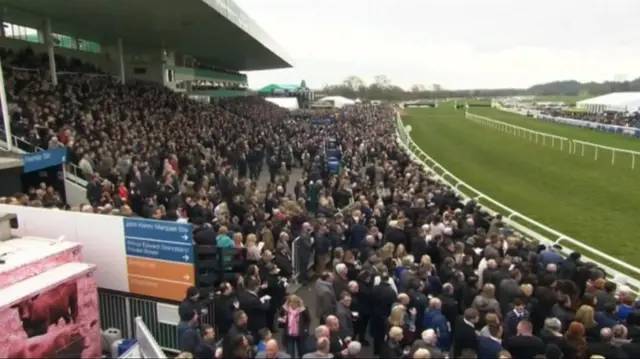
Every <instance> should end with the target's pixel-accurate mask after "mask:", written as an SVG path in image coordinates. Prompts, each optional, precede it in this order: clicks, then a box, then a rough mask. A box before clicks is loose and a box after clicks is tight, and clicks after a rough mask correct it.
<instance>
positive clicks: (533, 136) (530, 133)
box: [465, 112, 640, 169]
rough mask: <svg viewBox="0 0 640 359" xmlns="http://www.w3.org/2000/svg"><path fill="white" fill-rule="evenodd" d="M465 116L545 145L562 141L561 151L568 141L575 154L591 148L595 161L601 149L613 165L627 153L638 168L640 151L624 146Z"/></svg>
mask: <svg viewBox="0 0 640 359" xmlns="http://www.w3.org/2000/svg"><path fill="white" fill-rule="evenodd" d="M465 118H466V119H467V120H471V121H474V122H478V123H481V124H483V125H487V126H490V127H492V128H495V129H497V130H499V131H503V132H506V133H508V134H510V135H514V136H518V137H524V138H527V137H528V138H529V140H531V141H533V140H535V141H536V143H539V139H540V138H541V139H542V141H541V142H542V145H543V146H546V144H547V139H549V140H550V141H551V147H553V148H555V144H556V142H559V143H560V151H564V143H565V142H567V144H568V145H569V153H571V154H574V155H575V154H576V153H577V152H578V146H580V154H581V156H583V157H584V155H585V148H591V151H590V152H591V153H592V154H593V159H594V160H595V161H597V160H598V156H599V154H600V150H604V151H606V152H610V153H611V165H615V164H616V154H625V155H629V156H630V157H631V169H635V168H636V156H640V152H638V151H632V150H626V149H624V148H617V147H610V146H604V145H599V144H597V143H593V142H587V141H580V140H574V139H572V138H567V137H562V136H556V135H552V134H550V133H546V132H539V131H534V130H531V129H528V128H526V127H521V126H516V125H513V124H510V123H507V122H503V121H498V120H494V119H492V118H489V117H484V116H479V115H475V114H473V113H470V112H466V113H465Z"/></svg>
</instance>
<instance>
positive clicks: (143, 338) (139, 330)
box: [119, 317, 167, 359]
mask: <svg viewBox="0 0 640 359" xmlns="http://www.w3.org/2000/svg"><path fill="white" fill-rule="evenodd" d="M135 339H136V343H135V344H134V345H133V346H131V348H129V350H127V351H126V352H125V353H124V354H123V355H121V356H119V358H120V359H128V358H131V359H138V358H149V359H151V358H157V359H167V356H166V355H165V354H164V352H163V351H162V348H161V347H160V345H158V342H156V339H155V338H154V337H153V335H152V334H151V332H150V331H149V328H148V327H147V325H146V324H145V323H144V320H143V319H142V317H137V318H136V319H135Z"/></svg>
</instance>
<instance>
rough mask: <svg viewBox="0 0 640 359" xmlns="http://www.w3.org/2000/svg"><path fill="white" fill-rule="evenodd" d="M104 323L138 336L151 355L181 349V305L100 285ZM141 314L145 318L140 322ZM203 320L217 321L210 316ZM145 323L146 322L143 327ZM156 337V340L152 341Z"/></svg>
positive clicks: (130, 336)
mask: <svg viewBox="0 0 640 359" xmlns="http://www.w3.org/2000/svg"><path fill="white" fill-rule="evenodd" d="M98 305H99V310H100V325H101V327H102V328H118V329H120V331H121V333H122V337H123V338H136V339H137V340H138V342H139V343H140V344H141V347H140V350H141V351H142V352H143V353H149V355H151V356H149V357H152V358H161V357H159V356H155V355H157V354H156V353H157V351H158V350H160V352H162V350H165V351H170V352H177V351H178V349H179V344H178V322H179V321H180V318H179V317H178V306H177V305H172V304H166V303H159V302H155V301H151V300H147V299H141V298H135V297H131V296H127V295H122V294H115V293H112V292H107V291H105V290H102V289H100V290H99V291H98ZM138 318H143V319H144V322H143V323H140V320H138ZM203 321H205V322H206V323H210V324H213V323H212V322H211V321H210V320H209V318H207V317H203ZM141 324H144V328H142V326H141ZM152 340H153V341H152Z"/></svg>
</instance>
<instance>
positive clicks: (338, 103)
mask: <svg viewBox="0 0 640 359" xmlns="http://www.w3.org/2000/svg"><path fill="white" fill-rule="evenodd" d="M356 102H357V100H356V101H354V100H351V99H348V98H346V97H342V96H326V97H323V98H321V99H319V100H318V101H316V103H321V104H325V103H331V104H333V107H336V108H341V107H344V106H349V105H355V104H356Z"/></svg>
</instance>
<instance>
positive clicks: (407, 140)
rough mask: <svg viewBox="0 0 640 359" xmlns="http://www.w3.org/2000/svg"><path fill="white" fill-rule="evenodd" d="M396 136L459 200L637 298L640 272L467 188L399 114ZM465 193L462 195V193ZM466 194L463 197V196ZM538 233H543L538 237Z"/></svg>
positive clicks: (471, 188)
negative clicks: (577, 259) (579, 260)
mask: <svg viewBox="0 0 640 359" xmlns="http://www.w3.org/2000/svg"><path fill="white" fill-rule="evenodd" d="M396 134H397V141H398V143H399V144H400V145H401V146H403V147H404V148H405V150H407V151H408V152H409V154H410V155H411V156H412V158H413V160H415V161H416V162H418V163H420V164H422V166H423V167H424V168H425V170H427V171H429V172H431V173H434V175H435V176H436V177H438V178H439V179H440V180H441V181H442V182H443V183H445V184H446V185H448V186H450V187H451V188H452V189H454V190H455V191H456V192H457V193H458V194H459V195H460V196H462V197H463V198H465V200H466V201H468V200H471V199H473V200H475V201H478V202H479V203H481V204H483V205H484V206H485V207H486V208H487V210H489V211H490V213H491V214H493V215H495V214H496V213H498V211H500V213H501V214H502V215H503V216H504V218H505V222H506V223H507V224H508V225H509V226H510V227H512V228H514V229H515V230H517V231H519V232H520V233H522V234H523V235H524V236H525V237H526V238H527V239H528V240H535V241H537V242H539V243H542V244H545V245H553V244H558V245H561V246H562V247H563V249H562V254H563V255H565V256H567V255H569V254H570V253H571V252H573V251H579V252H580V253H581V254H582V256H583V259H584V260H585V261H592V262H594V263H597V264H598V265H599V266H600V267H601V268H603V269H604V270H605V271H606V273H607V277H608V279H609V280H611V281H613V282H615V283H617V284H618V285H627V286H629V287H630V288H631V289H632V290H633V291H634V292H635V293H636V294H638V293H640V281H639V280H638V278H640V269H639V268H637V267H634V266H632V265H630V264H628V263H625V262H623V261H621V260H619V259H617V258H614V257H612V256H610V255H608V254H606V253H604V252H602V251H600V250H598V249H595V248H593V247H590V246H588V245H586V244H584V243H582V242H580V241H578V240H576V239H574V238H571V237H569V236H567V235H566V234H563V233H560V232H558V231H556V230H554V229H553V228H550V227H548V226H545V225H544V224H542V223H540V222H537V221H535V220H534V219H531V218H529V217H527V216H525V215H523V214H522V213H519V212H517V211H515V210H513V209H511V208H509V207H507V206H505V205H503V204H502V203H499V202H497V201H496V200H494V199H492V198H490V197H489V196H487V195H485V194H484V193H482V192H480V191H479V190H477V189H475V188H473V187H472V186H470V185H468V184H466V183H465V182H463V181H462V180H460V179H459V178H457V177H456V176H454V175H453V174H452V173H451V172H449V171H447V170H446V169H445V168H444V167H443V166H442V165H440V164H439V163H438V162H436V161H435V160H434V159H432V158H431V157H430V156H429V155H427V154H426V153H425V152H424V151H423V150H422V149H421V148H420V147H418V145H416V144H415V142H414V141H413V139H412V138H411V137H410V136H409V134H408V133H407V132H406V130H405V127H404V125H403V122H402V118H401V117H400V114H396ZM462 188H464V189H465V191H463V190H462ZM465 192H466V193H465ZM540 232H542V233H544V235H543V234H541V233H540Z"/></svg>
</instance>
